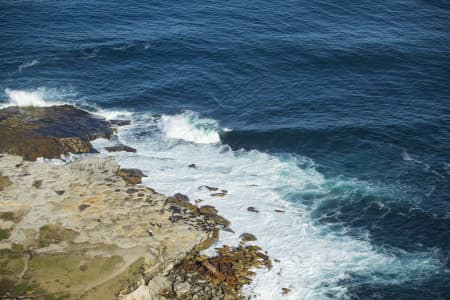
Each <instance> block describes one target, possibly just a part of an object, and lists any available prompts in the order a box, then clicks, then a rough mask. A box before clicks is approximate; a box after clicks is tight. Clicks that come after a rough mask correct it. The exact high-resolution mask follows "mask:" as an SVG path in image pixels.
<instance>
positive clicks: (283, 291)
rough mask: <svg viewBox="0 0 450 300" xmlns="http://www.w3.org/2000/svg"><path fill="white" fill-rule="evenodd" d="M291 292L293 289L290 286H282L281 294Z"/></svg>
mask: <svg viewBox="0 0 450 300" xmlns="http://www.w3.org/2000/svg"><path fill="white" fill-rule="evenodd" d="M290 292H291V289H290V288H285V287H284V288H281V294H282V295H287V294H289V293H290Z"/></svg>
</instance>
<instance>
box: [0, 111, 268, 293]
mask: <svg viewBox="0 0 450 300" xmlns="http://www.w3.org/2000/svg"><path fill="white" fill-rule="evenodd" d="M125 123H126V124H128V123H127V122H125ZM126 124H125V125H126ZM111 125H114V124H113V123H112V122H107V121H105V120H103V119H99V118H97V117H95V116H93V115H91V114H89V113H87V112H85V111H81V110H78V109H76V108H74V107H72V106H56V107H48V108H18V107H10V108H6V109H3V110H0V153H5V154H0V299H100V300H101V299H127V300H132V299H142V300H144V299H146V300H151V299H241V298H242V295H241V294H240V289H241V287H242V286H243V285H244V284H247V283H249V276H251V275H252V274H253V273H252V271H251V270H250V269H251V268H255V267H270V260H269V258H268V257H267V256H266V255H265V254H264V253H263V252H262V251H261V249H259V248H257V247H256V246H245V245H244V243H245V241H246V240H247V241H248V240H250V241H251V240H254V239H256V238H254V239H244V238H243V242H242V243H241V245H239V247H235V248H230V247H223V248H220V249H218V252H217V253H218V254H217V256H214V257H207V256H204V255H200V253H199V251H200V250H202V249H205V248H207V247H209V246H210V245H211V244H213V243H214V242H215V241H216V240H217V238H218V234H219V229H220V228H227V227H228V226H230V222H229V221H228V220H226V219H224V218H223V217H221V216H219V215H218V214H217V213H218V212H217V210H216V209H215V208H214V207H212V206H200V207H198V206H196V205H194V204H192V203H191V202H190V200H189V199H188V198H187V197H186V196H184V195H181V194H175V195H174V196H171V197H167V196H165V195H162V194H159V193H157V192H155V191H154V190H152V189H151V188H148V187H145V186H142V185H140V183H141V178H142V177H143V176H146V175H147V176H149V177H150V179H151V174H143V173H142V172H141V171H139V170H137V169H121V168H120V167H119V165H118V164H117V163H116V161H115V160H114V159H113V158H100V157H97V156H95V155H93V156H90V157H86V158H83V159H81V158H80V159H78V160H75V161H73V162H70V163H66V164H59V165H57V164H49V163H41V162H34V161H31V160H35V159H36V158H37V157H46V158H59V157H60V155H61V154H67V153H69V152H76V153H83V152H94V150H93V149H92V146H91V145H90V142H89V141H90V140H92V139H94V138H97V137H107V138H109V137H110V136H111V135H112V134H113V133H114V130H113V128H112V127H111ZM74 127H75V128H74ZM14 137H16V138H14ZM76 145H78V146H79V147H78V146H76ZM77 147H78V148H77ZM75 150H76V151H75ZM6 153H8V154H6ZM12 154H17V155H20V156H17V155H12ZM228 230H229V229H228Z"/></svg>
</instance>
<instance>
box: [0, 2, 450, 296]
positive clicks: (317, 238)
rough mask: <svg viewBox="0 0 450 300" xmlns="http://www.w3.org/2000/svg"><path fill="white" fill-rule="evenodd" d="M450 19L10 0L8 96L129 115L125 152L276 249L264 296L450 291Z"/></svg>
mask: <svg viewBox="0 0 450 300" xmlns="http://www.w3.org/2000/svg"><path fill="white" fill-rule="evenodd" d="M449 31H450V6H449V5H448V4H447V3H446V2H445V1H416V0H414V1H396V2H392V1H378V2H376V3H374V2H373V1H362V2H361V1H360V2H358V3H355V2H354V1H340V2H336V1H334V2H329V1H328V2H324V1H312V2H311V1H285V2H283V3H278V4H276V3H271V2H270V1H256V2H252V3H241V2H239V1H228V2H215V1H207V2H199V1H190V2H187V1H182V2H177V3H175V2H169V3H168V2H167V1H165V2H160V1H150V2H146V3H141V2H137V1H120V2H119V1H117V2H116V1H92V0H89V1H87V0H86V1H64V2H60V1H14V2H9V1H0V41H1V42H0V68H1V69H0V70H1V72H0V93H3V94H0V99H1V101H2V102H3V103H5V104H6V103H10V104H16V105H29V104H34V105H40V106H42V105H52V104H56V103H66V102H68V103H74V104H76V105H78V106H79V107H82V108H86V109H88V110H90V111H93V112H97V113H99V114H102V115H104V116H106V117H109V118H115V117H124V118H130V119H132V120H133V124H132V125H131V126H128V127H124V128H122V129H121V130H120V131H119V140H120V141H121V142H123V143H126V144H128V145H130V146H133V147H135V148H137V149H138V153H137V154H127V153H118V154H115V155H117V157H118V159H119V161H120V163H121V164H123V165H124V166H133V167H139V168H141V169H143V170H144V171H145V172H146V173H147V174H148V175H149V177H148V178H147V179H146V181H145V183H146V184H148V185H150V186H152V187H154V188H156V189H157V190H159V191H161V192H164V193H167V194H173V193H175V192H182V193H186V194H188V195H189V196H190V197H191V198H192V199H197V198H201V199H204V201H205V203H210V204H213V205H215V206H217V207H218V208H219V210H220V212H221V213H222V214H223V215H224V216H225V217H227V218H228V219H230V220H231V221H232V228H233V229H234V230H235V231H236V234H235V235H232V234H230V233H223V234H222V237H221V241H220V242H221V243H233V242H236V241H237V239H238V236H239V234H240V233H242V232H252V233H254V234H255V235H256V236H257V237H258V241H257V243H258V244H259V245H261V246H263V248H265V249H266V250H267V251H268V253H269V255H270V256H272V257H274V258H278V259H280V261H281V262H280V263H277V264H275V267H274V269H273V270H271V271H270V272H264V271H260V272H258V275H257V277H256V278H255V281H254V282H253V283H252V285H251V286H249V287H248V288H247V292H248V293H249V294H254V295H256V296H257V298H258V299H274V298H279V297H280V296H279V295H280V291H281V287H289V288H291V289H292V292H291V293H290V294H289V295H288V296H286V299H327V298H331V299H333V298H337V299H342V298H344V299H345V298H348V299H394V298H395V299H449V298H450V292H449V291H450V284H449V282H450V273H449V267H450V264H449V262H448V261H449V260H448V259H449V251H450V202H449V198H448V195H449V192H450V184H449V178H450V159H449V157H450V146H449V145H450V144H449V140H450V117H449V113H450V64H449V62H450V32H449ZM106 143H108V142H106V141H97V142H96V145H97V147H98V148H99V149H100V148H101V146H102V145H103V144H106ZM192 163H195V164H196V165H197V166H198V169H192V168H188V167H187V166H188V165H189V164H192ZM204 184H207V185H211V186H218V187H220V188H223V189H226V190H228V192H229V193H228V195H227V196H225V197H224V198H215V197H211V196H210V195H209V194H208V193H207V192H206V191H201V190H199V189H198V187H199V186H200V185H204ZM254 185H257V186H254ZM248 206H254V207H256V208H258V210H259V211H260V212H259V213H258V214H255V213H251V212H248V211H247V207H248ZM274 209H283V210H285V213H278V212H275V211H274Z"/></svg>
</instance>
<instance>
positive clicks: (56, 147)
mask: <svg viewBox="0 0 450 300" xmlns="http://www.w3.org/2000/svg"><path fill="white" fill-rule="evenodd" d="M112 134H113V129H112V128H111V125H110V123H109V122H107V121H106V120H104V119H103V118H99V117H97V116H95V115H93V114H90V113H88V112H86V111H84V110H81V109H78V108H75V107H74V106H71V105H60V106H51V107H31V106H30V107H17V106H11V107H6V108H3V109H0V153H8V154H16V155H20V156H22V157H23V158H24V159H26V160H35V159H36V158H38V157H44V158H60V156H61V154H68V153H69V152H71V153H89V152H95V150H94V149H93V147H92V145H91V143H90V141H91V140H93V139H96V138H100V137H103V138H110V137H111V135H112Z"/></svg>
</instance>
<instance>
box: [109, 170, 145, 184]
mask: <svg viewBox="0 0 450 300" xmlns="http://www.w3.org/2000/svg"><path fill="white" fill-rule="evenodd" d="M116 175H117V176H120V177H122V178H123V180H125V182H126V183H128V184H139V183H142V177H147V176H145V174H144V173H143V172H142V171H141V170H139V169H119V170H118V171H117V173H116Z"/></svg>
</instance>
